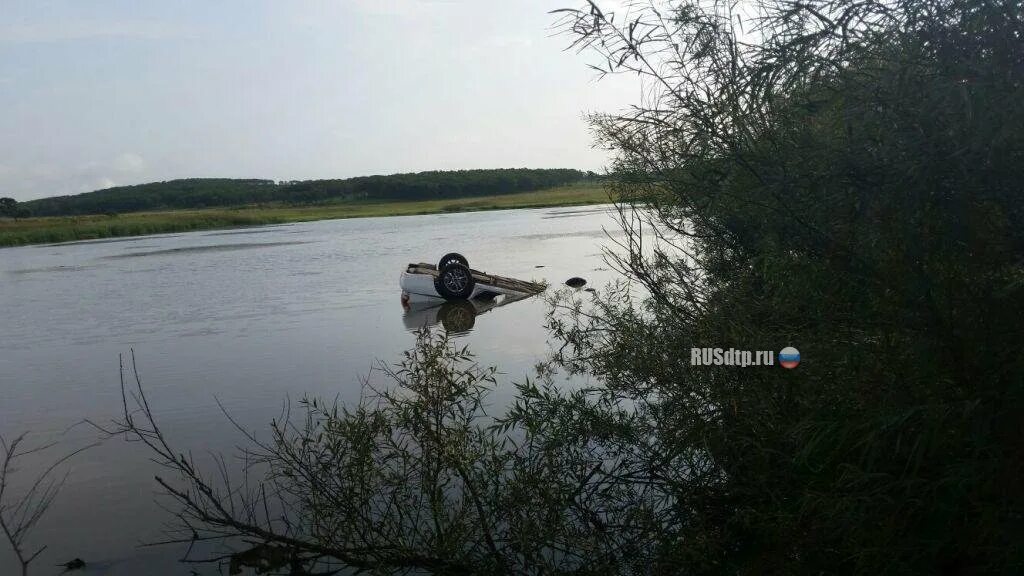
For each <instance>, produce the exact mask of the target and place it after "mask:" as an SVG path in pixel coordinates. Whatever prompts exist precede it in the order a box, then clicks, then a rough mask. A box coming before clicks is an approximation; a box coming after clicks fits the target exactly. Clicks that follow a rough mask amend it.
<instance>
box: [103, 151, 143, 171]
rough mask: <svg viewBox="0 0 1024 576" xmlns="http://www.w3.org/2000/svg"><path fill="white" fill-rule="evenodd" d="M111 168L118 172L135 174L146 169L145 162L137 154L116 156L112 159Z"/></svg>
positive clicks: (126, 153)
mask: <svg viewBox="0 0 1024 576" xmlns="http://www.w3.org/2000/svg"><path fill="white" fill-rule="evenodd" d="M111 166H112V167H113V168H114V170H117V171H118V172H124V173H127V174H137V173H139V172H142V171H144V170H145V169H146V161H145V160H143V159H142V156H139V155H138V154H134V153H132V152H124V153H122V154H118V156H117V157H116V158H114V161H113V162H112V163H111Z"/></svg>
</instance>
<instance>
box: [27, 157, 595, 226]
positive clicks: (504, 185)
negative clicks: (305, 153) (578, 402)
mask: <svg viewBox="0 0 1024 576" xmlns="http://www.w3.org/2000/svg"><path fill="white" fill-rule="evenodd" d="M585 177H586V175H585V174H584V173H583V172H580V171H578V170H569V169H541V170H531V169H526V168H515V169H499V170H455V171H448V172H439V171H435V172H420V173H416V174H393V175H389V176H364V177H359V178H349V179H346V180H302V181H291V182H274V181H272V180H233V179H227V178H193V179H186V180H171V181H169V182H154V183H150V184H139V185H137V186H120V187H115V188H108V189H106V190H98V191H95V192H88V193H85V194H79V195H77V196H58V197H53V198H44V199H41V200H33V201H31V202H28V203H27V204H28V205H29V206H30V208H31V209H32V212H33V213H34V214H35V215H37V216H71V215H81V214H104V213H121V212H140V211H151V210H171V209H186V208H190V209H194V208H207V207H215V206H242V205H249V204H269V203H277V204H289V205H305V204H317V203H324V202H331V201H339V200H362V201H367V200H369V201H380V200H432V199H440V198H463V197H472V196H487V195H494V194H510V193H516V192H527V191H531V190H540V189H543V188H551V187H553V186H561V185H564V184H570V183H573V182H577V181H580V180H582V179H584V178H585Z"/></svg>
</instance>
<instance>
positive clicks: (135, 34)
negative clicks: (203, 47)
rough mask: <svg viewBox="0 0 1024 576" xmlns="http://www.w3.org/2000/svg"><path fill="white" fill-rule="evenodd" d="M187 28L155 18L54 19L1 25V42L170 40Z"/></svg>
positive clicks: (183, 34)
mask: <svg viewBox="0 0 1024 576" xmlns="http://www.w3.org/2000/svg"><path fill="white" fill-rule="evenodd" d="M184 36H185V33H184V31H183V30H179V29H175V28H174V27H172V26H170V25H168V24H167V23H165V22H160V21H154V20H112V21H104V20H54V21H47V22H37V23H28V24H12V25H7V26H0V43H6V44H37V43H47V42H72V41H77V40H93V39H97V38H128V39H137V40H167V39H172V38H181V37H184Z"/></svg>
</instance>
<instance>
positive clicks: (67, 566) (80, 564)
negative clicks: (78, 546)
mask: <svg viewBox="0 0 1024 576" xmlns="http://www.w3.org/2000/svg"><path fill="white" fill-rule="evenodd" d="M60 566H63V567H64V571H65V572H70V571H71V570H81V569H82V568H85V560H82V559H81V558H75V559H74V560H72V561H70V562H65V563H63V564H60Z"/></svg>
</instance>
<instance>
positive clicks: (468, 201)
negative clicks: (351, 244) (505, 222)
mask: <svg viewBox="0 0 1024 576" xmlns="http://www.w3.org/2000/svg"><path fill="white" fill-rule="evenodd" d="M607 201H608V194H607V192H605V190H604V188H602V187H601V186H600V185H593V184H588V185H573V186H561V187H558V188H550V189H547V190H539V191H535V192H525V193H520V194H501V195H495V196H478V197H473V198H458V199H443V200H422V201H415V202H339V203H331V204H322V205H316V206H281V205H277V206H245V207H238V208H230V209H224V208H217V209H207V210H174V211H167V212H135V213H128V214H118V215H92V216H75V217H46V218H26V219H23V220H6V221H5V220H0V246H21V245H26V244H43V243H54V242H70V241H74V240H97V239H102V238H115V237H120V236H144V235H147V234H164V233H174V232H188V231H192V230H210V229H216V228H234V227H242V226H262V225H268V224H282V223H286V222H308V221H313V220H330V219H335V218H367V217H380V216H409V215H416V214H436V213H449V212H470V211H477V210H502V209H511V208H543V207H551V206H574V205H583V204H598V203H603V202H607Z"/></svg>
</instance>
